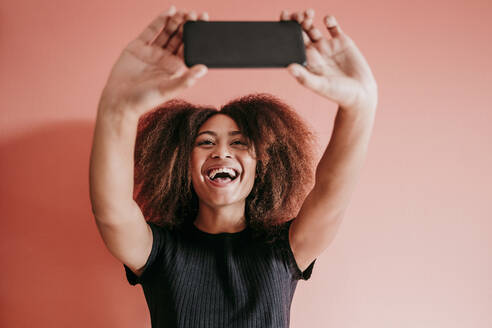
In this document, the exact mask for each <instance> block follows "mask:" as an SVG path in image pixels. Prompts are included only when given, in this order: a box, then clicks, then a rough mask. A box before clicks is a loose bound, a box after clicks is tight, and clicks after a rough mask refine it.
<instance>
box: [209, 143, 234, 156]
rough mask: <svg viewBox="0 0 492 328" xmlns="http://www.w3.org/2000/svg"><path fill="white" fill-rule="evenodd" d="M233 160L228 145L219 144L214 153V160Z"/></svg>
mask: <svg viewBox="0 0 492 328" xmlns="http://www.w3.org/2000/svg"><path fill="white" fill-rule="evenodd" d="M216 157H219V158H232V155H231V152H230V151H229V147H227V144H226V143H219V144H218V145H217V146H216V147H214V150H213V152H212V158H216Z"/></svg>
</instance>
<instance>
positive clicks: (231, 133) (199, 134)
mask: <svg viewBox="0 0 492 328" xmlns="http://www.w3.org/2000/svg"><path fill="white" fill-rule="evenodd" d="M205 133H206V134H210V135H213V136H214V137H216V136H217V133H215V132H214V131H208V130H207V131H202V132H200V133H198V135H197V137H198V136H201V135H202V134H205ZM228 134H229V135H230V136H235V135H238V134H242V133H241V131H229V133H228Z"/></svg>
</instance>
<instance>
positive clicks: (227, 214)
mask: <svg viewBox="0 0 492 328" xmlns="http://www.w3.org/2000/svg"><path fill="white" fill-rule="evenodd" d="M244 209H245V202H242V203H236V204H229V205H226V206H219V207H212V206H209V205H208V204H205V203H203V202H200V204H199V208H198V215H197V217H196V219H195V222H194V224H195V226H196V227H197V228H198V229H200V230H202V231H205V232H208V233H212V234H217V233H222V232H228V233H234V232H239V231H242V230H244V229H245V228H246V220H245V216H244Z"/></svg>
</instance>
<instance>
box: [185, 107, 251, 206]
mask: <svg viewBox="0 0 492 328" xmlns="http://www.w3.org/2000/svg"><path fill="white" fill-rule="evenodd" d="M246 143H247V141H246V139H245V138H244V136H243V135H242V134H241V132H240V131H239V128H238V126H237V124H236V122H234V120H233V119H231V118H230V117H229V116H227V115H224V114H215V115H214V116H212V117H211V118H209V119H208V120H207V121H206V122H205V123H203V125H202V126H201V127H200V128H199V130H198V134H197V138H196V139H195V142H194V145H193V151H192V153H191V161H190V171H191V179H192V183H193V188H194V189H195V192H196V194H197V195H198V198H199V199H200V202H205V203H206V204H207V205H209V206H211V207H217V206H223V205H229V204H234V203H241V202H244V201H245V199H246V197H247V196H248V195H249V193H250V192H251V189H252V188H253V184H254V181H255V171H256V158H254V157H253V156H255V154H254V151H252V154H251V153H250V152H249V147H248V145H247V144H246ZM252 155H253V156H252ZM214 168H228V169H226V170H225V171H221V170H215V169H214ZM231 169H232V171H231ZM211 170H212V171H211ZM214 173H215V174H214ZM227 175H230V176H232V177H235V178H234V179H233V180H231V178H229V177H228V176H227ZM210 176H212V178H213V180H212V179H211V178H210Z"/></svg>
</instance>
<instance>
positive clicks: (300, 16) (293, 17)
mask: <svg viewBox="0 0 492 328" xmlns="http://www.w3.org/2000/svg"><path fill="white" fill-rule="evenodd" d="M290 19H291V20H295V21H297V22H298V23H299V24H301V25H302V21H303V20H304V14H301V13H293V14H292V15H290Z"/></svg>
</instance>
